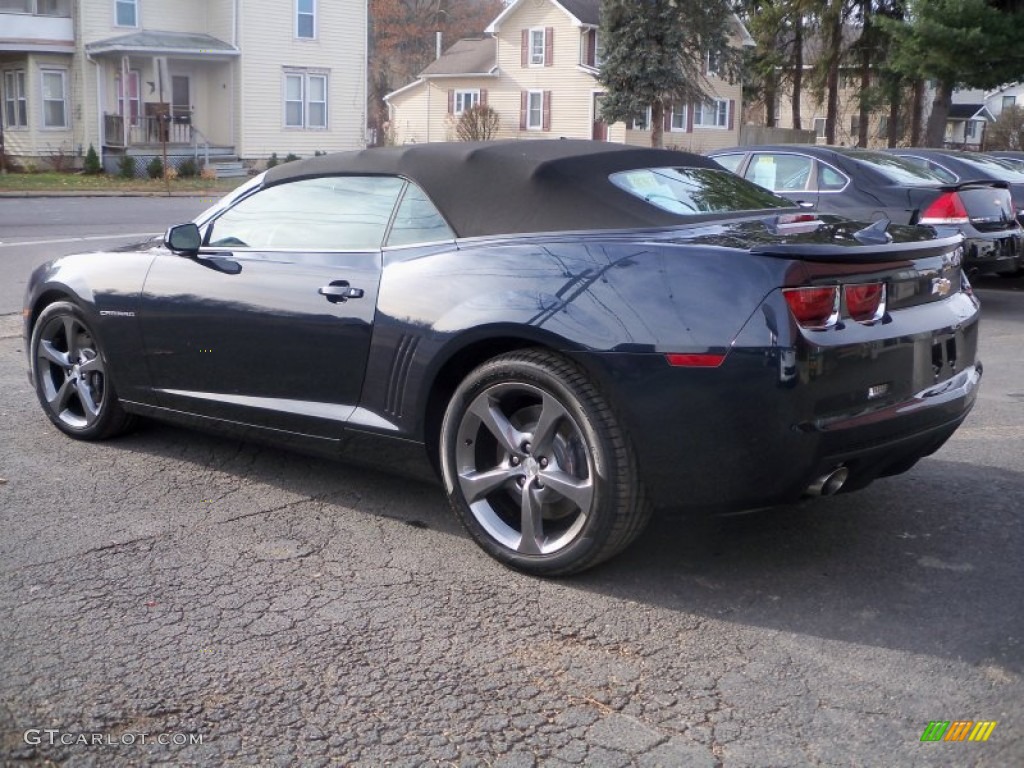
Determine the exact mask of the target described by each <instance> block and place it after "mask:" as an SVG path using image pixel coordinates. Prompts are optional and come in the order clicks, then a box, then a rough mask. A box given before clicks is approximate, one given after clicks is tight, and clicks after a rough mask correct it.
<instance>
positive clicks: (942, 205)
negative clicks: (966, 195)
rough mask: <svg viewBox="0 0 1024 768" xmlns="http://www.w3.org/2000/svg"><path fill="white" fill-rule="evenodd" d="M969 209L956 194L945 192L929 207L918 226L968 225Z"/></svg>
mask: <svg viewBox="0 0 1024 768" xmlns="http://www.w3.org/2000/svg"><path fill="white" fill-rule="evenodd" d="M968 221H969V219H968V218H967V209H966V208H964V201H963V200H961V199H960V195H958V194H957V193H956V192H943V193H942V194H941V195H939V196H938V197H937V198H935V201H934V202H933V203H932V204H931V205H929V206H928V207H927V208H926V209H925V211H924V213H923V214H921V218H920V219H919V220H918V222H917V223H918V224H966V223H967V222H968Z"/></svg>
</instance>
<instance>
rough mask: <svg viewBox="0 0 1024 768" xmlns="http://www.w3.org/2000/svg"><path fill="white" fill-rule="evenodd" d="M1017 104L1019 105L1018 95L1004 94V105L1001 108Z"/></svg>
mask: <svg viewBox="0 0 1024 768" xmlns="http://www.w3.org/2000/svg"><path fill="white" fill-rule="evenodd" d="M1015 106H1017V97H1016V96H1012V95H1010V96H1003V99H1002V106H1001V107H1000V109H1001V110H1002V109H1008V108H1009V107H1015Z"/></svg>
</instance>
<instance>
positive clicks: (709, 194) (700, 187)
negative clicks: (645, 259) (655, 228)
mask: <svg viewBox="0 0 1024 768" xmlns="http://www.w3.org/2000/svg"><path fill="white" fill-rule="evenodd" d="M608 178H609V179H610V180H611V182H612V183H613V184H614V185H615V186H617V187H619V188H620V189H623V190H625V191H626V192H629V193H630V194H631V195H634V196H636V197H639V198H640V199H641V200H643V201H644V202H647V203H650V204H651V205H654V206H657V207H658V208H661V209H662V210H665V211H668V212H670V213H678V214H683V215H685V214H702V213H731V212H734V211H756V210H764V209H766V208H792V207H793V203H791V202H790V201H789V200H785V199H784V198H781V197H776V196H775V195H773V194H772V193H771V192H768V191H767V190H764V189H762V188H761V187H759V186H757V185H756V184H752V183H750V182H749V181H747V180H746V179H741V178H740V177H739V176H736V175H735V174H733V173H729V172H728V171H716V170H714V169H711V168H638V169H635V170H631V171H619V172H618V173H613V174H612V175H611V176H609V177H608Z"/></svg>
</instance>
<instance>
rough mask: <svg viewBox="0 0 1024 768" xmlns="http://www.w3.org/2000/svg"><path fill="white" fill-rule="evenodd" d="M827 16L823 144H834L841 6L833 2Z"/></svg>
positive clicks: (841, 21) (841, 34)
mask: <svg viewBox="0 0 1024 768" xmlns="http://www.w3.org/2000/svg"><path fill="white" fill-rule="evenodd" d="M833 5H834V7H833V8H832V9H830V11H829V14H830V18H829V24H830V29H829V40H828V44H829V51H828V78H827V80H826V81H825V87H826V88H827V89H828V94H827V97H826V104H825V143H826V144H830V145H831V144H835V143H836V121H837V120H838V119H839V60H840V59H841V58H842V54H843V6H842V0H835V2H834V3H833Z"/></svg>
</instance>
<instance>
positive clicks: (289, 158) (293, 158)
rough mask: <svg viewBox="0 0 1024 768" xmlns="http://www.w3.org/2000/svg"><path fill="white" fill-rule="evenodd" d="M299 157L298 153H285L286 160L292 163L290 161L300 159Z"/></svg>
mask: <svg viewBox="0 0 1024 768" xmlns="http://www.w3.org/2000/svg"><path fill="white" fill-rule="evenodd" d="M298 159H299V156H298V155H293V154H292V153H291V152H289V153H288V154H287V155H285V158H284V161H285V162H286V163H290V162H292V161H294V160H298Z"/></svg>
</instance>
